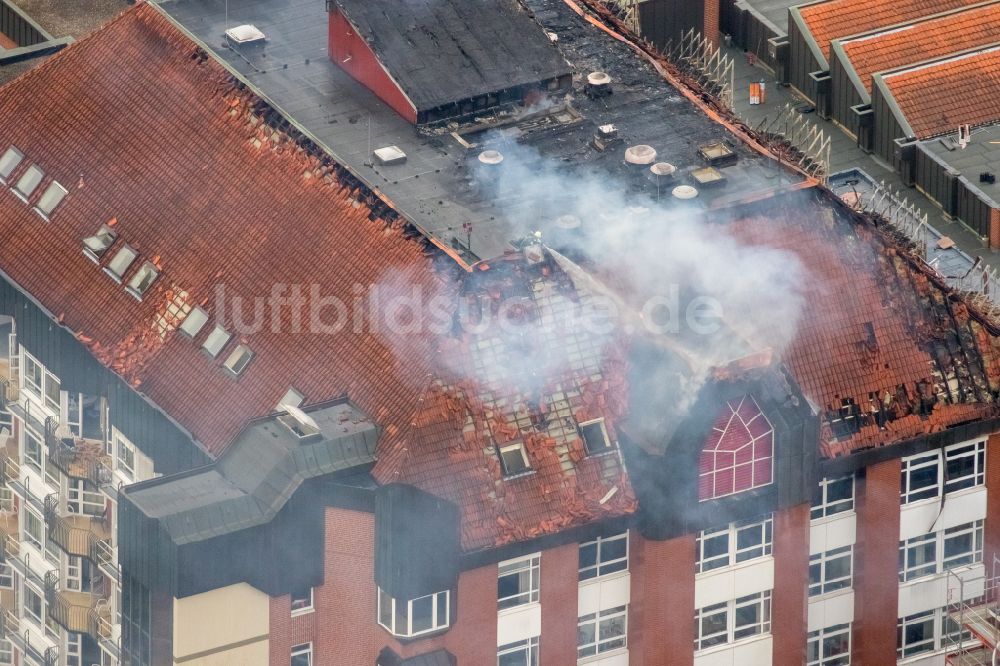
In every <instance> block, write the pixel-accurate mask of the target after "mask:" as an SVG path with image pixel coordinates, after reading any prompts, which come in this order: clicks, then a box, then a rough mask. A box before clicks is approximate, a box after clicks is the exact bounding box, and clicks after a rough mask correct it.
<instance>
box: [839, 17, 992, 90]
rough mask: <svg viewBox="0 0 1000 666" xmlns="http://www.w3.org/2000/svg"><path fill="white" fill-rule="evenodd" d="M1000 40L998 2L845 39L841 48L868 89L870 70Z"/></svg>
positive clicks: (870, 86)
mask: <svg viewBox="0 0 1000 666" xmlns="http://www.w3.org/2000/svg"><path fill="white" fill-rule="evenodd" d="M996 42H1000V2H992V3H990V4H987V5H985V6H982V7H974V8H970V9H967V10H965V11H960V12H955V13H953V14H948V15H947V16H942V17H939V18H936V19H931V20H928V21H921V22H919V23H914V24H912V25H908V26H905V27H903V28H897V29H894V30H888V31H886V32H881V33H878V34H877V35H871V36H868V37H860V38H857V39H851V40H847V41H845V42H844V43H843V48H844V52H845V54H846V55H847V58H848V59H849V60H850V63H851V65H852V66H853V67H854V71H855V72H856V73H857V75H858V77H859V78H860V79H861V81H862V82H863V83H864V85H865V88H866V89H867V90H868V92H869V93H871V91H872V78H871V76H872V74H875V73H876V72H885V71H888V70H891V69H896V68H899V67H903V66H905V65H910V64H914V63H918V62H923V61H926V60H931V59H933V58H939V57H944V56H946V55H948V54H951V53H957V52H959V51H966V50H969V49H974V48H977V47H982V46H987V45H989V44H993V43H996Z"/></svg>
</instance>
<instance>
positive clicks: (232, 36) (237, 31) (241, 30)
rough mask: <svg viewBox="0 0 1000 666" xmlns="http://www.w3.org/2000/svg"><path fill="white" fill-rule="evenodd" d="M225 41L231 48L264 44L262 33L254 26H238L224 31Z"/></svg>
mask: <svg viewBox="0 0 1000 666" xmlns="http://www.w3.org/2000/svg"><path fill="white" fill-rule="evenodd" d="M226 41H228V42H229V44H230V45H231V46H251V45H254V44H263V43H264V33H263V32H261V31H260V30H259V29H258V28H257V26H255V25H250V24H246V25H238V26H236V27H235V28H230V29H229V30H226Z"/></svg>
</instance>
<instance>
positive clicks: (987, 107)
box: [883, 46, 1000, 139]
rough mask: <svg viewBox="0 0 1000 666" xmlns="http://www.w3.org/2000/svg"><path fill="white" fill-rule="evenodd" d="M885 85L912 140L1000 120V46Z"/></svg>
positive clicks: (900, 75) (915, 71)
mask: <svg viewBox="0 0 1000 666" xmlns="http://www.w3.org/2000/svg"><path fill="white" fill-rule="evenodd" d="M883 81H884V84H885V86H886V88H887V89H888V90H889V92H890V93H891V94H892V97H893V98H894V99H895V100H896V104H897V106H899V109H900V112H901V113H902V114H903V117H904V118H906V122H907V123H908V124H909V125H910V128H911V129H912V130H913V134H914V136H916V137H917V138H919V139H926V138H930V137H933V136H938V135H941V134H945V133H947V132H957V131H958V126H959V125H964V124H968V125H971V126H973V127H976V126H981V125H988V124H992V123H995V122H998V121H1000V110H998V109H997V105H996V104H995V103H994V100H996V99H1000V46H997V47H993V48H989V49H986V50H983V51H978V52H976V53H970V54H966V55H963V56H957V57H955V58H949V59H947V60H942V61H940V62H936V63H930V64H927V65H922V66H918V67H914V68H912V69H907V70H904V71H901V72H897V73H892V74H887V75H885V76H884V77H883Z"/></svg>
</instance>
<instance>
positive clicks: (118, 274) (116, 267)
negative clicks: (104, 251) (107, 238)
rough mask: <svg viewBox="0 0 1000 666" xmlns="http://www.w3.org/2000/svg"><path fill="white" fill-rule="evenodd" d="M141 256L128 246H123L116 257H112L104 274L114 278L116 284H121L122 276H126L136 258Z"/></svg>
mask: <svg viewBox="0 0 1000 666" xmlns="http://www.w3.org/2000/svg"><path fill="white" fill-rule="evenodd" d="M137 256H139V253H138V252H136V251H135V250H133V249H132V248H131V247H129V246H128V245H123V246H122V247H121V249H120V250H118V252H116V253H115V256H113V257H111V261H109V262H108V265H107V266H105V267H104V272H105V273H107V274H108V275H110V276H111V277H112V278H114V280H115V282H121V281H122V276H123V275H125V271H127V270H128V267H129V266H131V265H132V262H133V261H135V258H136V257H137Z"/></svg>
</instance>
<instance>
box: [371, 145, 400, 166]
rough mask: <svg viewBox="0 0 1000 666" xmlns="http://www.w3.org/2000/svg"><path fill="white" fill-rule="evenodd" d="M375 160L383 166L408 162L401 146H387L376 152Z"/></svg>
mask: <svg viewBox="0 0 1000 666" xmlns="http://www.w3.org/2000/svg"><path fill="white" fill-rule="evenodd" d="M375 159H377V160H378V163H379V164H381V165H383V166H389V165H392V164H403V163H404V162H406V153H404V152H403V151H402V150H401V149H400V148H399V146H386V147H385V148H379V149H378V150H376V151H375Z"/></svg>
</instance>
